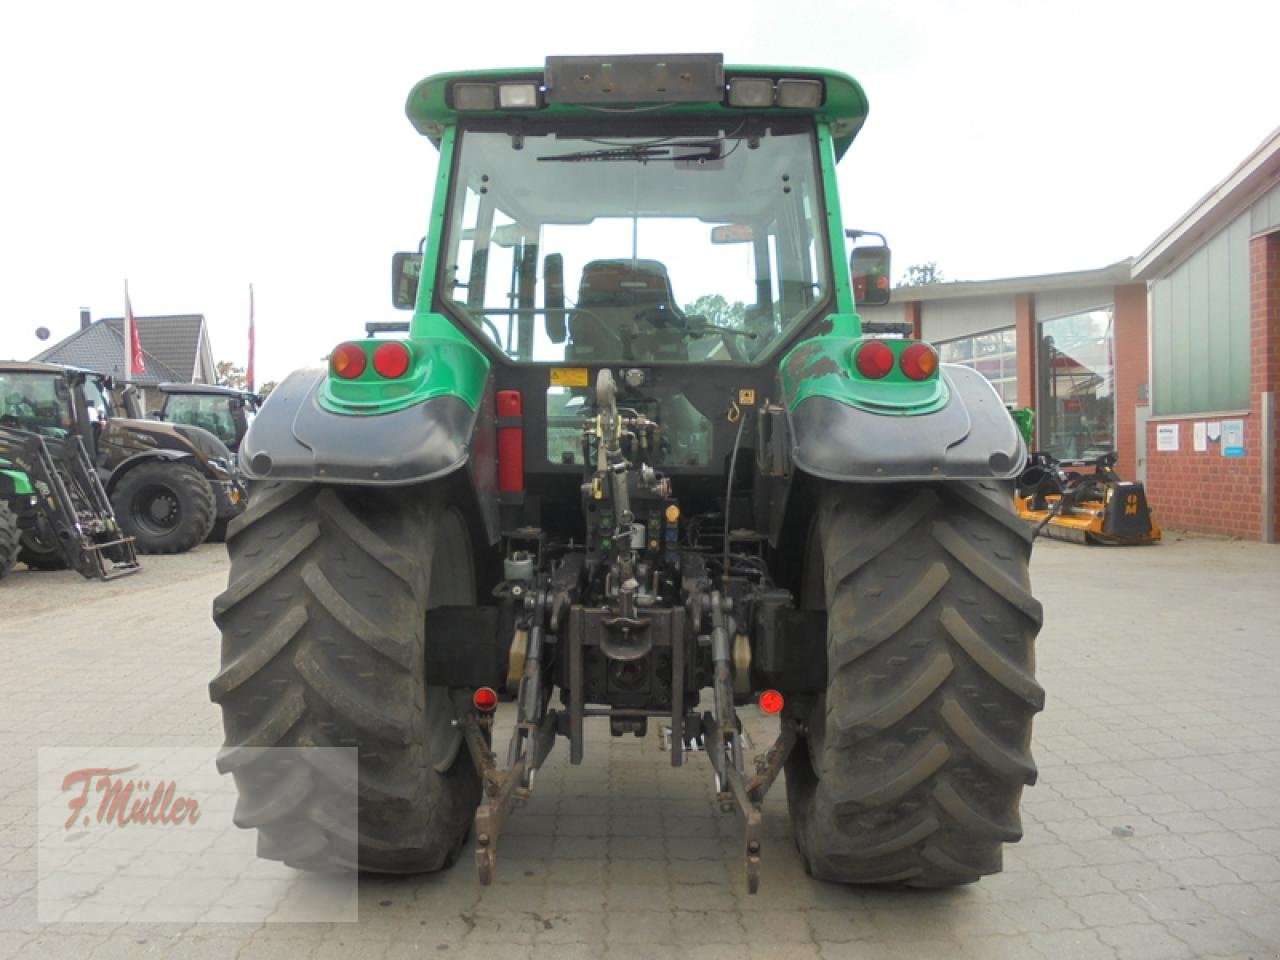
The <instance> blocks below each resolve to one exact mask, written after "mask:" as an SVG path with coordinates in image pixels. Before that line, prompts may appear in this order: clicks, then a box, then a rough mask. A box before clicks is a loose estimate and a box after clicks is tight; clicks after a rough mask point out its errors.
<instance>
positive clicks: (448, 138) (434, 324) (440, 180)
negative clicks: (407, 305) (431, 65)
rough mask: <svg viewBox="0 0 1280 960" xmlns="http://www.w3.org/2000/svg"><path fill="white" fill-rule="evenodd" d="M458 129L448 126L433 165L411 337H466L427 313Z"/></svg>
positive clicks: (444, 319) (445, 320) (437, 266)
mask: <svg viewBox="0 0 1280 960" xmlns="http://www.w3.org/2000/svg"><path fill="white" fill-rule="evenodd" d="M457 142H458V128H457V127H449V128H448V129H447V130H445V132H444V136H443V137H442V138H441V141H440V163H439V165H438V166H437V167H436V189H435V193H434V195H433V196H432V198H431V221H430V223H429V224H428V225H427V245H426V247H425V249H424V250H423V253H422V274H421V277H420V278H419V280H418V302H417V304H416V306H415V307H414V311H413V319H412V320H411V321H410V323H409V335H410V336H413V337H427V336H442V337H458V338H460V339H464V340H465V339H466V338H465V337H463V336H462V334H461V333H459V332H458V329H457V328H456V327H454V325H453V324H452V323H450V322H449V320H448V318H447V317H443V316H441V315H440V314H438V313H432V312H431V304H432V303H433V302H434V300H435V295H436V284H437V283H438V282H439V280H440V262H439V261H440V244H441V243H443V242H444V217H445V212H446V211H447V210H448V209H449V186H450V182H451V180H452V179H453V153H454V145H455V144H456V143H457Z"/></svg>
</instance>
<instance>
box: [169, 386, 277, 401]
mask: <svg viewBox="0 0 1280 960" xmlns="http://www.w3.org/2000/svg"><path fill="white" fill-rule="evenodd" d="M160 392H161V393H183V394H200V395H202V396H212V397H240V398H241V399H254V400H256V399H257V397H258V395H257V394H256V393H254V392H253V391H252V390H238V389H236V388H235V387H223V386H219V385H217V384H211V383H162V384H160Z"/></svg>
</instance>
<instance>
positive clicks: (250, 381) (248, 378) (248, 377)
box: [245, 283, 254, 393]
mask: <svg viewBox="0 0 1280 960" xmlns="http://www.w3.org/2000/svg"><path fill="white" fill-rule="evenodd" d="M253 347H254V344H253V284H252V283H251V284H249V368H248V370H247V371H246V373H245V381H246V382H247V384H248V387H249V392H251V393H252V392H253V388H254V387H253Z"/></svg>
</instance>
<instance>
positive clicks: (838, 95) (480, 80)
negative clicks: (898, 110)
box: [405, 54, 867, 158]
mask: <svg viewBox="0 0 1280 960" xmlns="http://www.w3.org/2000/svg"><path fill="white" fill-rule="evenodd" d="M678 59H684V60H690V61H695V60H700V61H701V62H698V63H695V64H694V66H695V67H702V68H704V69H705V68H707V67H709V66H713V67H714V69H715V70H716V71H721V70H722V71H723V74H722V82H720V83H716V84H714V85H707V86H706V87H705V89H708V90H712V91H713V94H712V95H708V96H707V97H706V98H705V99H690V98H689V97H679V96H672V97H671V98H670V99H666V100H664V99H663V98H662V97H661V95H657V96H655V95H652V92H651V91H650V92H649V95H646V94H645V93H644V92H639V93H637V92H635V91H634V88H633V92H632V93H630V94H627V93H618V94H615V95H614V98H613V99H612V100H610V99H608V94H601V93H600V92H599V90H598V89H597V90H593V91H592V92H591V93H590V94H589V95H587V96H583V97H578V98H576V100H577V102H566V100H569V101H572V100H574V99H575V98H574V97H572V96H567V95H566V94H565V93H562V92H560V91H563V90H564V89H565V88H566V87H567V84H566V83H565V82H564V81H563V80H561V82H560V84H559V85H558V86H557V85H556V82H555V79H554V78H555V77H557V76H560V77H564V76H565V73H566V71H565V70H564V66H565V64H564V63H561V62H557V61H567V62H568V65H569V66H571V67H576V66H579V65H580V64H582V63H592V62H594V63H596V64H598V65H599V66H600V67H601V68H602V71H603V70H607V69H609V67H610V66H611V65H612V64H613V63H614V62H619V65H621V64H620V62H621V61H633V62H637V63H638V64H639V68H635V69H633V71H632V77H634V76H635V75H637V74H638V73H639V72H640V70H652V69H655V68H656V69H661V68H662V67H663V66H664V65H665V64H664V61H667V60H678ZM719 61H720V58H719V56H718V55H689V54H681V55H671V56H670V57H668V56H652V57H585V58H555V57H551V58H548V60H547V66H546V68H545V69H539V68H537V67H526V68H523V69H508V70H468V71H458V72H454V73H437V74H435V75H433V76H430V77H427V78H426V79H425V80H422V81H421V82H419V83H418V84H417V85H416V86H415V87H414V88H413V90H412V91H410V93H409V99H408V102H407V103H406V104H405V113H406V114H408V117H409V120H410V122H411V123H412V124H413V126H414V129H416V130H417V131H418V132H419V133H421V134H422V135H424V136H426V137H429V138H430V139H431V142H432V143H434V144H436V145H437V146H439V144H440V137H441V136H442V135H443V133H444V129H445V128H446V127H448V126H451V125H454V124H457V123H458V122H459V121H460V120H462V119H466V118H475V119H485V120H493V119H508V118H509V119H513V120H514V119H517V118H519V119H524V120H537V121H539V122H543V121H555V120H575V119H588V118H589V119H600V118H601V116H602V114H603V113H608V114H610V115H611V116H613V117H614V118H617V117H618V116H619V115H627V114H630V115H631V116H633V117H635V118H637V119H639V118H645V119H649V118H653V117H654V116H655V114H658V113H660V114H661V115H662V116H670V117H680V118H686V119H687V118H691V117H716V116H719V117H723V118H725V119H726V120H733V119H734V118H741V117H744V116H760V117H797V116H811V117H813V118H814V119H816V120H818V121H821V122H825V123H830V124H831V133H832V137H833V139H834V141H835V148H836V157H837V158H839V157H841V156H843V155H844V152H845V151H846V150H847V149H848V148H849V145H850V144H851V143H853V138H854V137H855V136H857V134H858V131H859V130H860V129H861V128H862V124H863V122H864V121H865V120H866V117H867V98H866V94H865V93H863V91H862V87H861V86H860V85H859V84H858V81H856V80H855V79H853V77H851V76H849V75H847V74H844V73H840V72H838V71H835V70H820V69H815V68H813V67H771V66H742V65H724V66H721V65H720V62H719ZM557 68H558V69H559V71H560V72H559V73H558V74H557V72H556V70H557ZM620 72H625V71H620ZM715 76H716V80H721V75H720V73H719V72H717V73H716V75H715ZM761 77H763V78H772V79H774V80H801V81H806V80H807V81H818V82H819V83H821V84H822V88H821V90H822V93H821V102H820V103H819V104H818V105H817V106H815V107H782V106H767V107H740V106H729V105H728V102H727V97H726V94H725V88H726V87H731V86H732V83H733V81H734V80H735V79H738V78H741V79H747V78H761ZM583 79H584V80H585V79H589V78H588V77H586V76H584V77H583ZM596 81H597V82H596V86H597V87H599V77H598V76H597V78H596ZM500 83H516V84H519V83H524V84H536V85H537V88H538V93H537V106H536V107H534V108H532V109H531V108H529V107H524V108H522V109H503V108H501V107H500V106H496V105H495V107H494V108H493V109H486V110H483V111H480V110H459V109H457V108H456V107H455V102H456V101H455V99H454V96H453V91H454V88H455V86H456V85H457V84H491V85H496V84H500ZM623 86H624V84H622V83H619V84H617V87H618V88H621V87H623ZM606 89H609V88H608V87H606ZM557 94H559V95H557ZM633 111H634V112H633Z"/></svg>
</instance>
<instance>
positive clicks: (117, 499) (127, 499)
mask: <svg viewBox="0 0 1280 960" xmlns="http://www.w3.org/2000/svg"><path fill="white" fill-rule="evenodd" d="M113 394H114V384H113V383H112V381H111V379H110V378H108V377H104V376H102V375H100V374H97V373H94V372H93V371H90V370H82V369H78V368H75V367H64V366H58V365H55V364H47V363H17V362H9V363H0V427H4V426H8V427H10V428H18V429H22V430H27V431H35V432H38V433H41V434H42V435H44V436H45V437H46V439H48V440H58V441H60V440H62V439H63V438H66V437H69V436H75V437H77V438H78V439H79V443H80V445H81V447H82V449H83V451H84V453H85V455H86V456H87V458H88V460H89V461H90V463H91V464H92V467H93V472H94V473H95V474H96V476H97V479H98V481H99V482H100V484H101V486H102V488H103V489H104V491H105V494H106V496H107V497H108V498H109V500H110V503H111V506H112V507H113V509H114V514H115V517H116V520H117V521H118V522H119V524H120V527H121V529H122V530H123V531H124V533H125V534H127V535H128V536H130V537H133V538H134V539H135V541H136V544H137V549H138V550H139V551H141V552H143V553H181V552H183V551H186V550H190V549H191V548H192V547H194V546H196V545H197V544H199V543H202V542H203V541H204V540H205V539H206V538H207V537H209V535H210V533H211V532H213V530H214V525H215V523H216V522H217V521H218V520H219V519H220V518H225V519H230V518H231V517H233V516H235V515H237V514H239V513H240V512H242V511H243V510H244V503H243V500H244V495H243V488H242V487H241V485H240V483H239V481H238V480H237V479H236V476H235V474H234V469H233V466H232V462H231V452H230V451H229V450H228V449H227V448H226V446H225V445H224V444H223V443H222V441H220V440H219V439H218V438H217V437H215V436H214V435H213V434H211V433H209V432H208V431H207V430H202V429H200V428H199V427H192V426H187V425H184V424H168V423H162V422H158V421H156V420H147V419H140V418H133V417H127V416H119V415H118V413H119V411H118V410H117V409H116V400H115V399H114V397H113ZM22 559H23V560H25V561H26V562H27V563H28V565H30V566H35V567H40V568H45V569H50V568H52V569H58V568H61V567H63V566H66V558H65V556H64V555H63V554H62V552H61V551H60V550H59V549H58V548H57V545H56V544H54V543H53V542H52V541H51V540H49V539H48V538H47V537H45V536H43V535H42V534H41V533H40V532H39V531H35V532H32V533H30V534H28V535H26V536H24V538H23V551H22Z"/></svg>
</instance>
